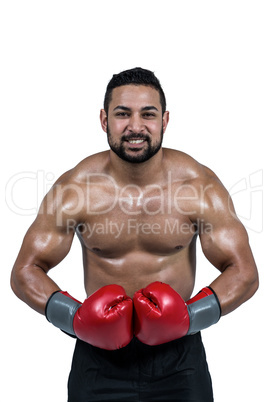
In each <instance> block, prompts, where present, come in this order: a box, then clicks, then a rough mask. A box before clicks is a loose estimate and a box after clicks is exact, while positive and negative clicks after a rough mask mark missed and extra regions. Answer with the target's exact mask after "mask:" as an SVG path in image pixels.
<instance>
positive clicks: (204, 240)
mask: <svg viewBox="0 0 268 402" xmlns="http://www.w3.org/2000/svg"><path fill="white" fill-rule="evenodd" d="M210 184H211V186H210V189H209V190H208V192H207V194H206V197H205V199H204V201H205V202H204V205H203V208H204V209H203V212H204V213H203V216H202V219H204V221H205V223H206V224H208V225H209V226H206V227H205V229H207V230H203V231H201V233H200V241H201V246H202V250H203V252H204V254H205V256H206V258H207V259H208V260H209V261H210V262H211V263H212V264H213V265H214V266H215V267H216V268H217V269H219V271H220V272H221V275H219V277H218V278H217V279H216V280H215V281H213V282H212V283H211V287H212V289H213V290H214V291H215V292H216V294H217V296H218V298H219V301H220V304H221V308H222V315H225V314H228V313H230V312H231V311H233V310H235V309H236V308H237V307H239V306H240V305H241V304H242V303H244V302H245V301H247V300H248V299H249V298H250V297H252V296H253V294H254V293H255V292H256V290H257V288H258V272H257V267H256V264H255V261H254V258H253V255H252V252H251V248H250V245H249V241H248V235H247V232H246V230H245V228H244V226H243V225H242V224H241V222H240V221H239V220H238V218H237V216H236V214H235V211H234V207H233V204H232V201H231V198H230V196H229V194H228V192H227V191H226V190H225V188H224V187H223V186H222V184H221V183H220V182H219V180H218V179H217V178H213V179H212V181H211V182H210ZM208 227H209V229H208Z"/></svg>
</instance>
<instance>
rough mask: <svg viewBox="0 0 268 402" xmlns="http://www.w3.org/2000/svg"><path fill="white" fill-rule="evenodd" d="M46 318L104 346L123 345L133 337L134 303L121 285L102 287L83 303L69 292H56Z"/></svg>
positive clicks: (49, 303) (106, 347)
mask: <svg viewBox="0 0 268 402" xmlns="http://www.w3.org/2000/svg"><path fill="white" fill-rule="evenodd" d="M46 317H47V319H48V320H49V321H50V322H51V323H52V324H54V325H55V326H56V327H58V328H60V329H62V330H63V331H65V332H67V333H69V334H70V335H75V336H77V337H78V338H79V339H81V340H82V341H84V342H87V343H90V344H91V345H93V346H96V347H99V348H102V349H107V350H115V349H119V348H122V347H124V346H126V345H127V344H128V343H129V342H130V341H131V339H132V337H133V303H132V300H131V298H130V297H128V296H127V295H126V293H125V290H124V289H123V288H122V286H119V285H107V286H104V287H102V288H101V289H99V290H97V291H96V292H95V293H93V294H92V295H91V296H89V297H88V298H87V299H86V300H85V301H84V303H82V304H81V303H80V302H78V301H77V300H75V299H73V298H72V297H71V296H70V295H69V294H68V293H67V292H56V293H54V294H53V295H52V296H51V297H50V299H49V300H48V302H47V306H46Z"/></svg>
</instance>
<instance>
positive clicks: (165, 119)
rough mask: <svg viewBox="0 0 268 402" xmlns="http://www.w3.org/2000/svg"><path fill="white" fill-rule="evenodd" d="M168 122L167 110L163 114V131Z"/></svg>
mask: <svg viewBox="0 0 268 402" xmlns="http://www.w3.org/2000/svg"><path fill="white" fill-rule="evenodd" d="M168 122H169V112H167V111H166V112H165V113H164V114H163V133H164V132H165V131H166V128H167V125H168Z"/></svg>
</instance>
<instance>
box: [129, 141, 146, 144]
mask: <svg viewBox="0 0 268 402" xmlns="http://www.w3.org/2000/svg"><path fill="white" fill-rule="evenodd" d="M143 141H144V140H129V141H128V142H130V144H141V143H142V142H143Z"/></svg>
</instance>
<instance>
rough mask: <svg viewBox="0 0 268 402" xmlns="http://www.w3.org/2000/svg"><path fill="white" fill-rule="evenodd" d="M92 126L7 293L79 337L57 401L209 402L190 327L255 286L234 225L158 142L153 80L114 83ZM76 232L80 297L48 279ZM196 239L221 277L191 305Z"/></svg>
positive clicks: (158, 95)
mask: <svg viewBox="0 0 268 402" xmlns="http://www.w3.org/2000/svg"><path fill="white" fill-rule="evenodd" d="M100 120H101V126H102V128H103V130H104V131H105V132H106V133H107V137H108V142H109V146H110V150H108V151H105V152H102V153H99V154H95V155H92V156H89V157H88V158H86V159H85V160H83V161H82V162H81V163H79V164H78V165H77V166H76V167H74V168H73V169H71V170H70V171H68V172H66V173H65V174H63V175H62V176H61V177H60V178H59V179H58V180H57V182H56V183H55V185H54V186H53V188H52V189H51V190H50V192H49V193H48V194H47V196H46V197H45V199H44V201H43V203H42V205H41V208H40V211H39V213H38V216H37V218H36V220H35V221H34V223H33V224H32V226H31V227H30V228H29V230H28V232H27V234H26V236H25V238H24V241H23V244H22V247H21V250H20V252H19V255H18V258H17V260H16V262H15V265H14V268H13V271H12V276H11V284H12V288H13V290H14V292H15V294H16V295H17V296H18V297H19V298H20V299H22V300H23V301H24V302H26V303H27V304H28V305H29V306H30V307H32V308H33V309H35V310H36V311H38V312H39V313H41V314H46V317H47V318H48V320H49V321H50V322H52V324H54V325H55V326H57V327H59V328H60V329H62V330H63V331H64V332H67V333H69V334H71V335H73V336H76V337H77V338H78V339H77V342H76V349H75V353H74V358H73V364H72V370H71V373H70V377H69V382H68V389H69V399H68V400H69V401H71V402H79V401H83V402H84V401H106V400H107V401H108V400H109V401H110V400H113V401H120V400H122V401H127V400H128V401H169V400H174V401H188V400H189V401H197V402H199V401H200V402H201V401H204V402H209V401H212V400H213V392H212V386H211V380H210V375H209V371H208V367H207V363H206V358H205V353H204V348H203V345H202V341H201V336H200V332H199V331H200V330H201V329H204V328H206V327H209V326H210V325H212V324H214V323H216V322H217V321H218V320H219V318H220V316H221V315H225V314H228V313H230V312H231V311H233V310H234V309H236V308H237V307H238V306H240V305H241V304H242V303H243V302H245V301H246V300H248V299H249V298H250V297H251V296H252V295H253V294H254V293H255V291H256V290H257V288H258V274H257V269H256V265H255V262H254V258H253V256H252V252H251V250H250V246H249V243H248V236H247V233H246V230H245V228H244V227H243V225H242V224H241V222H240V221H239V220H238V218H237V217H236V215H235V211H234V209H233V206H232V202H231V200H230V196H229V195H228V193H227V191H226V189H225V188H224V187H223V185H222V184H221V182H220V181H219V179H218V178H217V177H216V175H215V174H214V173H213V172H212V171H211V170H210V169H208V168H207V167H205V166H203V165H201V164H199V163H198V162H197V161H196V160H194V159H193V158H191V157H190V156H188V155H186V154H184V153H182V152H179V151H176V150H172V149H166V148H162V138H163V134H164V133H165V131H166V128H167V125H168V121H169V113H168V111H166V102H165V96H164V93H163V90H162V88H161V86H160V83H159V81H158V79H157V78H156V77H155V76H154V74H153V73H152V72H150V71H148V70H143V69H141V68H136V69H132V70H128V71H125V72H122V73H120V74H117V75H115V76H113V78H112V80H111V81H110V83H109V84H108V86H107V92H106V96H105V101H104V109H102V110H101V113H100ZM75 233H76V234H77V236H78V237H79V239H80V242H81V245H82V250H83V263H84V278H85V290H86V294H87V299H86V300H85V301H84V303H80V302H78V301H77V300H75V299H73V298H72V296H70V295H69V293H67V292H63V291H62V290H61V289H60V287H59V286H58V285H57V284H56V283H54V282H53V281H52V279H51V278H50V277H49V276H48V273H49V271H50V269H52V268H53V267H55V266H56V265H57V264H59V263H60V262H61V261H62V260H63V258H64V257H65V256H66V255H67V254H68V252H69V250H70V248H71V245H72V240H73V237H74V234H75ZM197 236H199V239H200V242H201V245H202V250H203V252H204V255H205V256H206V258H207V259H208V260H209V261H210V262H211V263H212V264H213V265H214V266H215V267H216V268H217V269H218V270H219V272H220V273H219V276H218V277H217V278H216V280H214V281H213V283H211V284H210V286H209V287H206V288H204V289H203V290H202V291H201V292H200V293H199V294H198V295H197V296H196V297H194V298H192V299H190V298H191V295H192V292H193V288H194V282H195V260H196V256H195V244H196V239H197ZM205 285H207V284H204V286H205ZM189 299H190V300H189Z"/></svg>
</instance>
